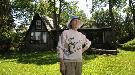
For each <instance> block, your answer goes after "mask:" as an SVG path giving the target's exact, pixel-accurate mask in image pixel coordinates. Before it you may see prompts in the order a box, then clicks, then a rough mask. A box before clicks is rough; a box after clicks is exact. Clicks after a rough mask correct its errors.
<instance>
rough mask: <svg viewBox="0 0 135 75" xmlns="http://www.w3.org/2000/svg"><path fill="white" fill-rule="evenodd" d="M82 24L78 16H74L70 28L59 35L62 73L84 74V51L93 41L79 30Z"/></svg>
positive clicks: (68, 74) (70, 74) (63, 74)
mask: <svg viewBox="0 0 135 75" xmlns="http://www.w3.org/2000/svg"><path fill="white" fill-rule="evenodd" d="M80 24H81V22H80V20H79V19H78V17H76V16H73V17H72V18H71V20H70V21H69V24H68V28H69V30H64V31H63V32H62V34H61V36H60V37H59V42H58V46H57V50H58V54H59V59H60V72H61V73H62V75H81V74H82V53H83V52H84V51H85V50H87V49H88V48H89V46H90V45H91V42H90V41H89V40H88V39H87V38H86V36H85V35H83V34H82V33H81V32H78V31H77V29H78V28H80V26H81V25H80ZM83 45H84V47H83Z"/></svg>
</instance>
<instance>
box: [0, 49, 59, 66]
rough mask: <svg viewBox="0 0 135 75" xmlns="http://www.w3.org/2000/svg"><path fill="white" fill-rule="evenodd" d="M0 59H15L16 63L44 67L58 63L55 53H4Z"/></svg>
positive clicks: (0, 55)
mask: <svg viewBox="0 0 135 75" xmlns="http://www.w3.org/2000/svg"><path fill="white" fill-rule="evenodd" d="M0 59H4V60H6V59H11V60H12V59H15V60H16V61H17V62H18V63H23V64H36V65H46V64H55V63H57V62H58V58H57V53H56V52H52V51H46V52H30V53H4V54H0Z"/></svg>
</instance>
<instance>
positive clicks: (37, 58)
mask: <svg viewBox="0 0 135 75" xmlns="http://www.w3.org/2000/svg"><path fill="white" fill-rule="evenodd" d="M0 75H60V72H59V62H58V59H57V54H56V52H33V53H23V54H19V53H17V54H4V55H0ZM83 75H135V52H133V51H124V50H120V53H118V55H109V56H108V55H85V54H84V57H83Z"/></svg>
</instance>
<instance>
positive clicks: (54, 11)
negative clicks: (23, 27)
mask: <svg viewBox="0 0 135 75" xmlns="http://www.w3.org/2000/svg"><path fill="white" fill-rule="evenodd" d="M55 5H56V1H55V0H54V3H53V8H54V10H53V17H54V18H53V23H54V27H55V29H59V26H58V22H57V21H58V18H57V17H58V16H57V13H56V11H57V10H56V6H55Z"/></svg>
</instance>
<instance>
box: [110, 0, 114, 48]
mask: <svg viewBox="0 0 135 75" xmlns="http://www.w3.org/2000/svg"><path fill="white" fill-rule="evenodd" d="M112 9H113V3H112V0H109V16H110V22H109V24H110V26H111V28H112V42H113V43H112V44H113V48H114V49H115V48H116V30H115V22H114V15H113V11H112Z"/></svg>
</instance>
